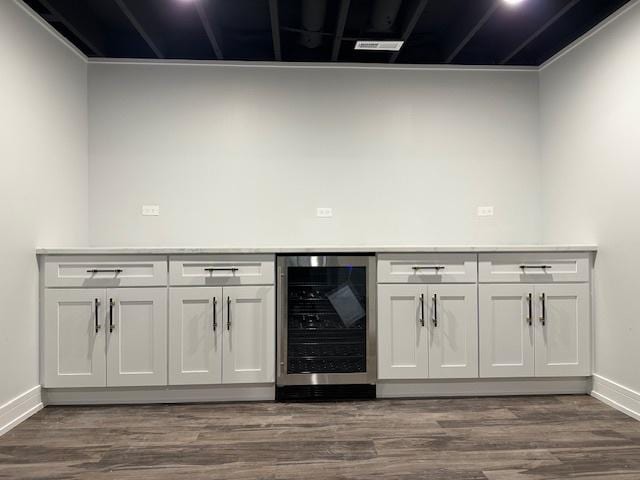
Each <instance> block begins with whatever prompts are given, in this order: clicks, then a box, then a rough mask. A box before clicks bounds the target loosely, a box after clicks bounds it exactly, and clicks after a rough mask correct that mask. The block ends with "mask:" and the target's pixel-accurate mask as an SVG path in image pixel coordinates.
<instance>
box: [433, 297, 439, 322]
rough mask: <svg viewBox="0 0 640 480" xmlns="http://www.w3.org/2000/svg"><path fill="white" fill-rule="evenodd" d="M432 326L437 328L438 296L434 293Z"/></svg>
mask: <svg viewBox="0 0 640 480" xmlns="http://www.w3.org/2000/svg"><path fill="white" fill-rule="evenodd" d="M432 300H433V326H434V327H437V326H438V294H437V293H434V294H433V297H432Z"/></svg>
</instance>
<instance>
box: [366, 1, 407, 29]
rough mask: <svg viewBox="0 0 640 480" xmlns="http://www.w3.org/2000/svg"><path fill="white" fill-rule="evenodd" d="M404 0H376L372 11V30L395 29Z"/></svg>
mask: <svg viewBox="0 0 640 480" xmlns="http://www.w3.org/2000/svg"><path fill="white" fill-rule="evenodd" d="M401 5H402V0H375V3H374V4H373V10H372V12H371V31H372V32H376V33H386V32H390V31H392V30H393V25H394V24H395V23H396V18H398V11H399V10H400V6H401Z"/></svg>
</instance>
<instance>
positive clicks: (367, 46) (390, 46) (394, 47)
mask: <svg viewBox="0 0 640 480" xmlns="http://www.w3.org/2000/svg"><path fill="white" fill-rule="evenodd" d="M403 43H404V42H403V41H400V40H397V41H396V40H393V41H386V42H385V41H376V40H358V41H357V42H356V47H355V49H356V50H387V51H391V52H397V51H398V50H400V49H401V48H402V44H403Z"/></svg>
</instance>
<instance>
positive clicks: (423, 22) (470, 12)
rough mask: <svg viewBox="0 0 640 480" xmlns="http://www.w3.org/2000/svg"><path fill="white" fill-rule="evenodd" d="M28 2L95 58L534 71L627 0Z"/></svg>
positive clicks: (174, 0)
mask: <svg viewBox="0 0 640 480" xmlns="http://www.w3.org/2000/svg"><path fill="white" fill-rule="evenodd" d="M24 1H25V3H27V4H28V5H29V6H30V7H31V8H32V9H33V10H35V11H36V12H37V13H38V14H40V15H41V16H42V17H43V18H44V19H45V20H46V21H47V22H49V23H50V24H51V25H52V26H53V27H55V28H56V29H57V30H58V31H59V32H60V33H62V35H64V36H65V37H66V38H68V39H69V40H70V41H71V42H72V43H74V44H75V45H76V46H77V47H78V48H79V49H80V50H82V51H83V52H84V53H86V54H87V55H88V56H89V57H107V58H167V59H185V60H214V59H224V60H250V61H274V60H275V61H288V62H357V63H372V62H374V63H394V62H395V63H402V64H457V65H529V66H537V65H540V64H542V63H543V62H544V61H545V60H547V59H549V58H550V57H552V56H553V55H554V54H555V53H557V52H558V51H560V50H561V49H562V48H564V47H565V46H567V45H568V44H570V43H571V42H572V41H573V40H575V39H577V38H578V37H580V36H581V35H582V34H584V33H585V32H587V31H588V30H589V29H591V28H592V27H593V26H595V25H597V24H598V23H599V22H601V21H602V20H604V19H605V18H606V17H608V16H609V15H611V14H612V13H613V12H615V11H616V10H617V9H619V8H620V7H621V6H623V5H624V4H625V3H627V2H628V1H629V0H522V2H521V3H520V4H518V5H508V4H507V3H506V2H505V1H504V0H24ZM357 39H359V40H405V44H404V46H403V47H402V49H401V50H400V52H398V53H394V52H380V51H356V50H354V45H355V40H357Z"/></svg>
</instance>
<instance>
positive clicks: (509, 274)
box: [478, 252, 589, 283]
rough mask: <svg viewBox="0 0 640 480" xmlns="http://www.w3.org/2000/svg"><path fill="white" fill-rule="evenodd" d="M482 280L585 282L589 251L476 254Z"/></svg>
mask: <svg viewBox="0 0 640 480" xmlns="http://www.w3.org/2000/svg"><path fill="white" fill-rule="evenodd" d="M478 271H479V278H480V282H484V283H536V282H539V283H549V282H588V281H589V253H573V252H570V253H555V252H554V253H495V254H480V256H479V265H478Z"/></svg>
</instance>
